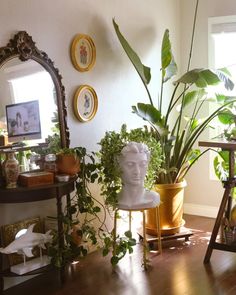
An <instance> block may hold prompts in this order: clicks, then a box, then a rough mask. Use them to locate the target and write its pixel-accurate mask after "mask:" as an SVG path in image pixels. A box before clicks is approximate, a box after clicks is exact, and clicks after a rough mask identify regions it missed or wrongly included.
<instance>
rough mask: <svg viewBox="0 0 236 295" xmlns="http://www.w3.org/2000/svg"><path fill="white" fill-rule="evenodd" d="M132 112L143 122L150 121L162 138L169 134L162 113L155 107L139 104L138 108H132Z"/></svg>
mask: <svg viewBox="0 0 236 295" xmlns="http://www.w3.org/2000/svg"><path fill="white" fill-rule="evenodd" d="M132 110H133V112H134V113H135V114H136V115H138V116H139V117H141V118H142V119H143V120H146V121H148V122H149V123H150V124H151V125H152V126H153V127H154V128H155V129H156V131H157V132H158V133H159V134H160V135H161V136H162V135H166V134H167V133H168V130H167V128H165V127H164V118H163V117H162V115H161V112H160V111H159V110H157V109H156V108H155V107H154V106H153V105H151V104H144V103H138V104H137V106H132Z"/></svg>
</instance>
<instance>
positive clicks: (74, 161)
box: [56, 154, 80, 176]
mask: <svg viewBox="0 0 236 295" xmlns="http://www.w3.org/2000/svg"><path fill="white" fill-rule="evenodd" d="M56 163H57V171H58V173H59V174H68V175H71V176H73V175H76V174H77V173H78V172H79V171H80V160H79V158H78V157H77V156H76V155H73V154H59V155H58V156H57V161H56Z"/></svg>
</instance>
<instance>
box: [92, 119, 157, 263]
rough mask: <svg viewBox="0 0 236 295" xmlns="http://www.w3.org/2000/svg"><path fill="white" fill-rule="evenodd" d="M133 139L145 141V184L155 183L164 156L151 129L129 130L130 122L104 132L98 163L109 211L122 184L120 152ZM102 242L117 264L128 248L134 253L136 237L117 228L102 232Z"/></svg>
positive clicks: (103, 192)
mask: <svg viewBox="0 0 236 295" xmlns="http://www.w3.org/2000/svg"><path fill="white" fill-rule="evenodd" d="M130 141H135V142H142V143H144V144H146V145H147V146H148V148H149V150H150V152H151V157H150V162H149V166H148V171H147V176H146V180H145V187H146V188H147V189H151V188H152V187H153V183H154V182H155V177H156V172H157V170H158V169H159V168H160V165H161V161H162V157H161V150H160V145H159V143H158V141H157V140H156V138H155V133H153V131H152V130H148V128H147V127H143V128H136V129H132V130H130V131H128V130H127V126H126V125H125V124H124V125H122V127H121V129H120V132H116V131H109V132H106V133H105V136H104V137H103V138H102V139H101V141H100V143H99V145H100V146H101V148H100V150H99V152H98V154H97V155H98V158H99V160H100V163H99V164H98V167H99V178H98V182H99V183H100V184H101V194H102V195H103V196H104V200H105V205H106V206H107V207H108V210H109V211H110V212H111V211H112V212H114V210H115V209H116V207H117V201H118V199H117V197H118V193H119V192H120V190H121V187H122V183H121V177H120V176H121V171H120V168H119V164H118V156H119V155H120V153H121V150H122V149H123V147H124V146H125V145H126V144H127V143H128V142H130ZM114 214H117V216H116V218H119V216H118V212H117V211H115V213H114ZM114 217H115V216H113V218H114ZM103 242H104V245H103V255H104V256H106V255H108V254H109V253H112V255H111V264H112V266H115V265H116V264H117V263H118V262H119V261H120V260H121V259H122V258H123V257H124V256H125V254H126V253H127V252H128V253H132V252H133V246H135V245H136V240H135V239H134V238H133V237H132V233H131V231H126V232H125V233H124V235H123V236H120V235H116V236H115V235H114V229H113V230H112V231H111V232H109V233H104V234H103Z"/></svg>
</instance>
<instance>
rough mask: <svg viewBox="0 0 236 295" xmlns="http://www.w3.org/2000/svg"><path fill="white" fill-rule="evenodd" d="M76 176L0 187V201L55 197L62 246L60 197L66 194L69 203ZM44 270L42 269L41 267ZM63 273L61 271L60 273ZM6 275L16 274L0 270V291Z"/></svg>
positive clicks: (61, 245) (0, 257) (38, 199)
mask: <svg viewBox="0 0 236 295" xmlns="http://www.w3.org/2000/svg"><path fill="white" fill-rule="evenodd" d="M75 180H76V178H72V179H70V180H69V181H68V182H59V183H54V184H50V185H44V186H37V187H17V188H13V189H6V188H3V187H0V203H25V202H36V201H42V200H48V199H52V198H55V199H56V207H57V217H58V235H59V240H58V244H59V247H61V248H63V246H64V237H63V224H62V219H61V218H60V217H61V215H62V214H63V213H62V197H64V196H66V201H67V205H70V193H71V192H73V191H74V188H75ZM0 265H1V266H2V254H1V255H0ZM42 270H44V269H42ZM42 270H36V271H33V272H30V273H27V274H26V275H31V274H36V273H40V272H42ZM61 275H63V273H61ZM4 276H5V277H6V276H18V275H17V274H14V273H12V272H10V270H4V271H1V272H0V293H2V292H3V289H4V279H3V277H4Z"/></svg>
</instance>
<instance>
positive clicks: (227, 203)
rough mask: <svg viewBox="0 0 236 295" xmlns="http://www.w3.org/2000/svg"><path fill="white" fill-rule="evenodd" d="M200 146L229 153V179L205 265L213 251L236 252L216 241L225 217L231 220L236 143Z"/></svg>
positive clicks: (210, 143)
mask: <svg viewBox="0 0 236 295" xmlns="http://www.w3.org/2000/svg"><path fill="white" fill-rule="evenodd" d="M199 146H202V147H210V148H218V149H222V150H224V151H228V152H229V177H228V179H227V180H226V181H224V189H225V190H224V194H223V198H222V201H221V204H220V207H219V211H218V214H217V217H216V220H215V225H214V227H213V231H212V234H211V238H210V242H209V244H208V247H207V251H206V254H205V258H204V263H209V261H210V258H211V254H212V251H213V249H217V250H223V251H230V252H236V246H235V245H227V244H225V243H220V242H217V241H216V237H217V234H218V232H219V228H220V225H221V221H222V218H223V216H224V215H225V217H227V218H229V217H230V211H231V205H232V198H231V190H232V188H234V187H235V186H236V178H235V177H234V167H235V155H234V153H235V151H236V142H227V141H200V142H199Z"/></svg>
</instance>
